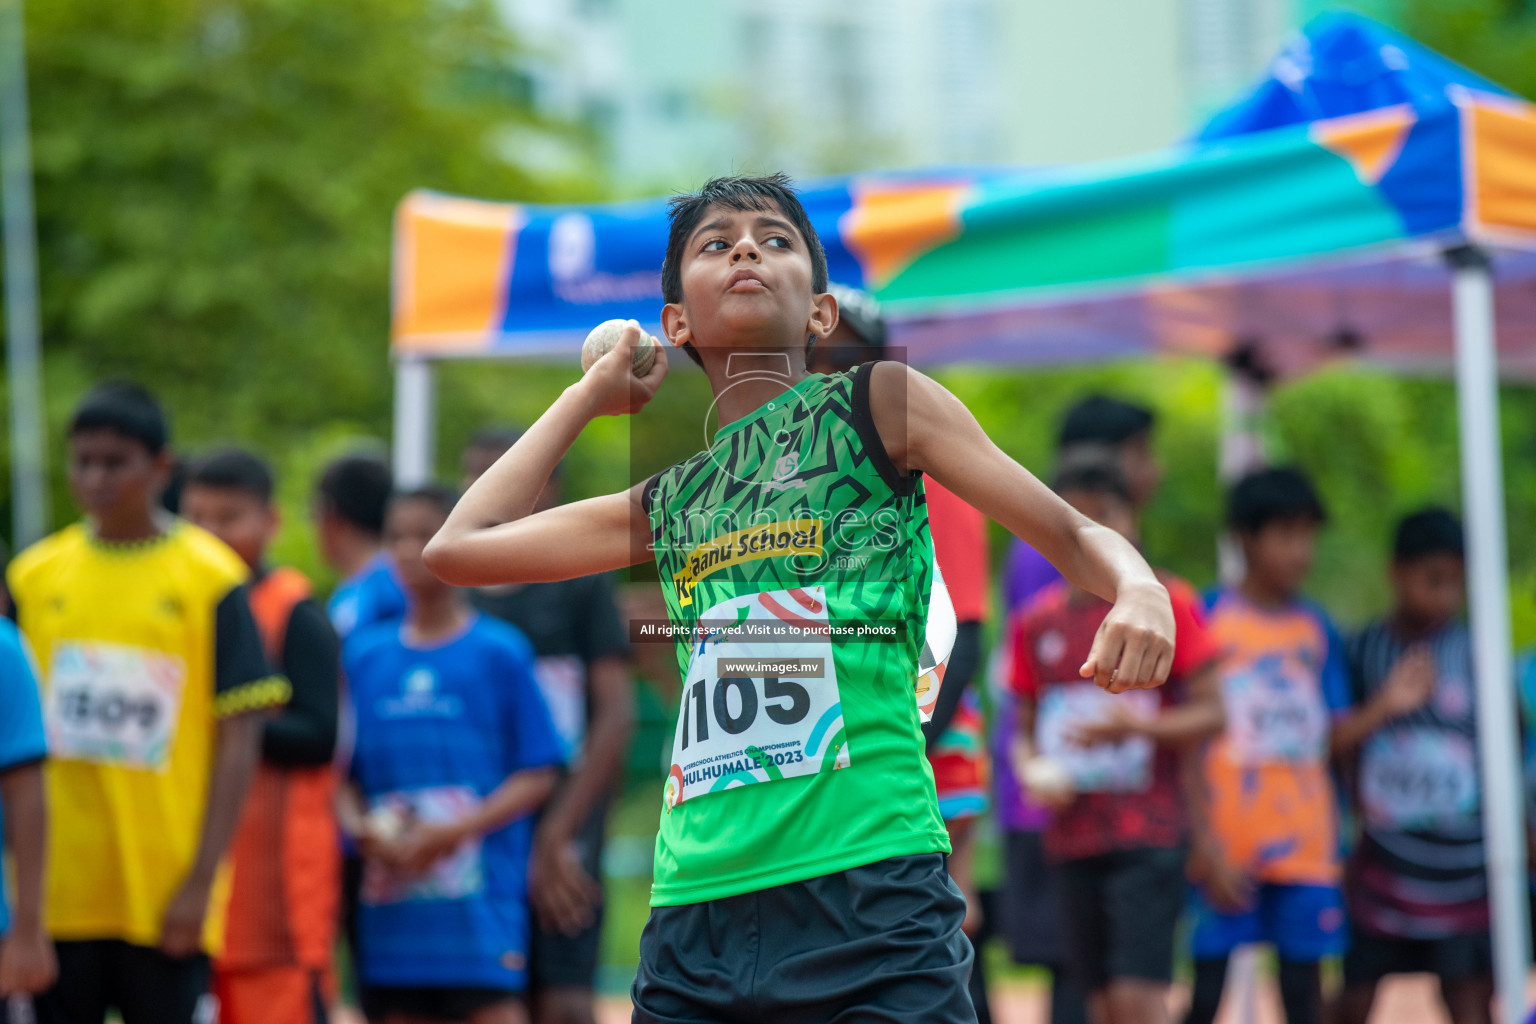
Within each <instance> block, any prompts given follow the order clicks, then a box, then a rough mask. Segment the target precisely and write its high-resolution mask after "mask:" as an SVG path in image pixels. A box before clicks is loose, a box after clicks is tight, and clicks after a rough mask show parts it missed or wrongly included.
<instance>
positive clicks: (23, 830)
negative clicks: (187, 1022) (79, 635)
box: [0, 619, 58, 1019]
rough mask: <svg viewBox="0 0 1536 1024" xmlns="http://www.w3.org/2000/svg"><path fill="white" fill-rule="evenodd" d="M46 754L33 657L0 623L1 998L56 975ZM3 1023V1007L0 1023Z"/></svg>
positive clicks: (36, 988) (34, 988) (30, 990)
mask: <svg viewBox="0 0 1536 1024" xmlns="http://www.w3.org/2000/svg"><path fill="white" fill-rule="evenodd" d="M47 752H48V747H47V742H46V741H45V740H44V738H43V713H42V708H41V706H40V704H39V701H38V692H37V672H36V670H35V669H34V668H33V666H32V657H31V655H30V654H28V653H27V649H26V646H25V641H23V640H22V638H21V634H20V633H18V632H17V631H16V627H15V626H14V625H12V624H11V622H10V620H8V619H0V821H3V822H4V832H3V835H4V837H5V844H4V845H5V847H6V848H8V849H9V850H10V855H11V860H12V865H13V868H14V875H13V877H14V878H15V882H16V892H15V896H16V915H15V917H14V919H13V918H12V917H11V914H10V910H9V908H8V907H7V906H6V902H5V886H4V885H3V884H0V998H6V997H10V996H30V995H33V994H35V993H38V992H41V991H43V990H44V989H46V988H48V987H49V986H51V985H52V984H53V979H54V977H55V976H56V975H57V974H58V965H57V963H56V962H55V960H54V955H53V941H52V940H51V939H49V938H48V933H47V932H46V931H44V929H43V914H42V907H43V859H44V857H43V854H44V846H45V843H46V841H47V831H48V822H47V811H46V809H45V807H44V802H43V772H42V763H43V758H44V757H45V756H46V755H47ZM5 1016H6V1014H5V1008H4V1006H3V1005H0V1019H4V1018H5Z"/></svg>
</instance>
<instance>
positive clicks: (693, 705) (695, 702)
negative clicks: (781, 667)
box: [680, 676, 811, 750]
mask: <svg viewBox="0 0 1536 1024" xmlns="http://www.w3.org/2000/svg"><path fill="white" fill-rule="evenodd" d="M708 684H709V681H708V680H706V679H700V680H698V681H697V682H695V683H694V684H693V685H692V686H690V687H689V688H688V697H687V699H685V700H684V701H683V721H682V729H681V730H680V736H681V738H682V749H683V750H687V749H688V747H689V746H690V745H691V744H693V743H704V742H706V741H708V739H709V730H710V724H711V722H710V720H711V719H713V720H714V722H713V724H714V725H715V727H717V728H719V729H721V730H723V731H724V732H725V733H726V734H728V735H731V736H740V735H741V734H742V733H744V732H746V731H747V730H748V729H750V728H752V726H753V725H754V724H755V723H756V722H757V716H758V715H759V714H763V715H766V716H768V718H769V719H770V720H772V721H773V722H774V724H776V725H795V724H797V723H799V722H803V721H805V716H806V715H808V714H810V711H811V695H810V693H809V692H807V691H806V688H805V687H804V686H802V685H801V684H799V683H796V682H791V681H789V680H787V679H780V678H778V677H777V676H768V677H766V678H764V679H761V680H757V679H746V678H744V677H741V676H731V677H728V678H726V679H717V680H715V685H714V688H713V690H714V692H713V694H712V695H709V689H710V687H709V685H708ZM759 686H761V687H762V696H761V697H759V696H758V687H759Z"/></svg>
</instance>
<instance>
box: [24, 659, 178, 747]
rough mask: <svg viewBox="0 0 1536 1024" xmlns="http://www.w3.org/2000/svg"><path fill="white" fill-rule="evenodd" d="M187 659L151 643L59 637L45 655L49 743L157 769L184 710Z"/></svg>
mask: <svg viewBox="0 0 1536 1024" xmlns="http://www.w3.org/2000/svg"><path fill="white" fill-rule="evenodd" d="M186 679H187V671H186V663H185V662H183V661H182V660H181V659H180V658H177V657H174V656H172V655H168V654H165V653H163V652H161V651H157V650H153V649H151V648H148V647H135V646H132V645H130V644H112V643H101V642H96V641H60V642H59V643H57V644H55V645H54V648H53V657H52V658H51V659H49V663H48V699H47V705H46V708H45V710H44V718H45V719H46V723H47V729H48V751H49V754H50V756H52V757H55V758H58V759H60V760H73V761H91V762H94V763H96V764H112V765H122V766H124V767H129V768H147V769H149V770H151V771H159V770H160V769H162V768H164V767H165V764H166V761H167V760H168V759H169V758H170V753H171V745H172V744H173V743H174V742H175V740H176V726H177V723H178V722H179V720H180V716H181V698H182V691H183V689H184V687H185V686H186Z"/></svg>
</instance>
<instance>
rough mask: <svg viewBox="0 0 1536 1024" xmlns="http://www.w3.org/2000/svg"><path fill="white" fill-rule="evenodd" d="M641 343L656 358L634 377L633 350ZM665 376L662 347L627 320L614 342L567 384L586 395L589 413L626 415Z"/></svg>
mask: <svg viewBox="0 0 1536 1024" xmlns="http://www.w3.org/2000/svg"><path fill="white" fill-rule="evenodd" d="M642 344H649V345H650V346H651V347H652V348H653V349H654V350H655V353H656V358H655V361H654V362H653V363H651V365H650V368H649V369H648V370H646V373H645V376H643V377H637V376H635V374H634V372H633V371H634V369H635V351H636V349H637V348H638V347H639V346H640V345H642ZM666 376H667V353H666V351H665V350H664V349H663V348H662V347H661V346H660V345H658V344H656V341H655V339H654V338H649V337H648V336H647V335H646V333H645V331H644V330H642V329H641V327H640V324H639V323H638V322H637V321H634V320H631V321H629V322H628V323H627V324H626V325H625V327H624V330H623V332H622V333H621V334H620V335H619V339H618V341H617V342H616V343H615V344H614V346H613V347H612V348H611V349H609V350H608V351H607V352H606V353H605V354H604V355H602V356H601V357H599V358H598V359H597V360H596V361H595V362H593V363H592V364H591V368H590V369H589V370H587V371H586V374H585V375H584V376H583V377H582V378H581V380H579V381H577V382H576V383H575V384H573V385H571V387H572V388H574V389H578V390H579V391H580V392H581V393H582V395H583V396H584V397H585V398H586V400H587V402H588V403H589V410H590V413H591V415H592V416H627V415H629V414H631V413H636V412H639V411H640V410H641V409H642V408H643V407H644V406H645V403H647V402H649V401H650V400H651V399H652V397H654V396H655V394H656V389H657V388H659V387H661V382H662V380H663V379H665V378H666Z"/></svg>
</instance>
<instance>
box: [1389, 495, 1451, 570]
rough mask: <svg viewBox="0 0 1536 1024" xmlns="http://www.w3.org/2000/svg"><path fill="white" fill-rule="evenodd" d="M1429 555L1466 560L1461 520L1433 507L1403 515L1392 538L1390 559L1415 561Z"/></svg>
mask: <svg viewBox="0 0 1536 1024" xmlns="http://www.w3.org/2000/svg"><path fill="white" fill-rule="evenodd" d="M1431 555H1455V556H1456V557H1457V558H1466V557H1467V542H1466V535H1465V534H1464V533H1463V532H1462V529H1461V520H1459V519H1457V518H1456V516H1455V515H1453V514H1452V513H1451V510H1450V509H1448V508H1442V507H1440V506H1432V507H1430V508H1425V509H1420V510H1419V511H1417V512H1414V513H1412V514H1411V515H1407V516H1404V517H1403V519H1402V521H1401V522H1399V523H1398V524H1397V533H1396V535H1395V536H1394V537H1393V539H1392V560H1393V561H1395V562H1416V561H1418V560H1419V559H1421V558H1428V557H1430V556H1431Z"/></svg>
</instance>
